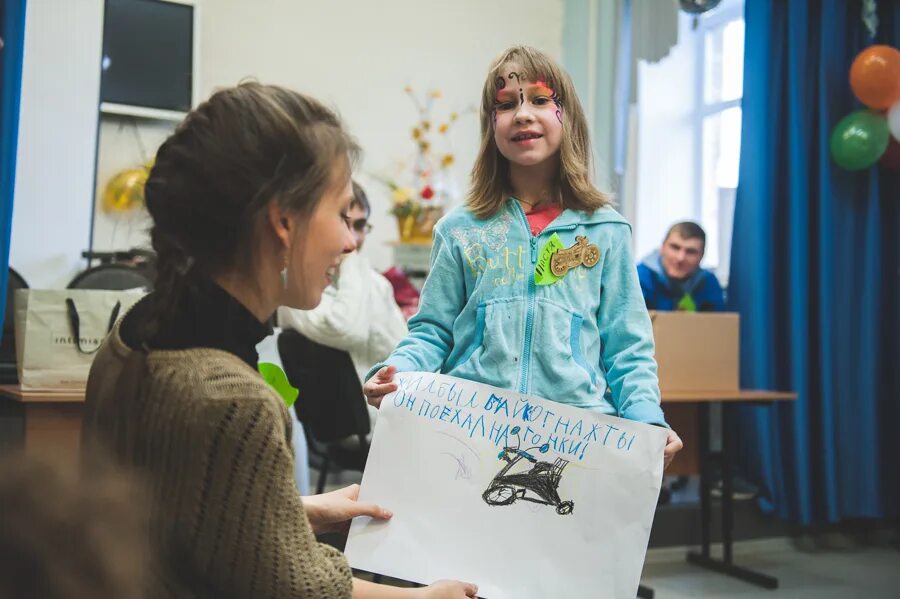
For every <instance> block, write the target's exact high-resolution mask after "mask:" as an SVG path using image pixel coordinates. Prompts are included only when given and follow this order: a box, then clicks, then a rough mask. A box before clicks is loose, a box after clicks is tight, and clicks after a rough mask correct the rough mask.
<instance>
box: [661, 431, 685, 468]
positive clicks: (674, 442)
mask: <svg viewBox="0 0 900 599" xmlns="http://www.w3.org/2000/svg"><path fill="white" fill-rule="evenodd" d="M682 447H684V443H682V442H681V437H679V436H678V433H676V432H675V431H673V430H672V429H669V435H668V436H667V437H666V449H665V451H663V469H666V468H668V467H669V464H671V463H672V459H673V458H674V457H675V454H676V453H678V452H679V451H681V448H682Z"/></svg>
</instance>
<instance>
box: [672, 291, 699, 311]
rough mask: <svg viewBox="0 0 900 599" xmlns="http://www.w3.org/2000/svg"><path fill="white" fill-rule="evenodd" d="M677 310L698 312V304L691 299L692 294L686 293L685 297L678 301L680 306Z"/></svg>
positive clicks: (676, 307)
mask: <svg viewBox="0 0 900 599" xmlns="http://www.w3.org/2000/svg"><path fill="white" fill-rule="evenodd" d="M675 309H676V310H679V311H681V312H696V311H697V303H696V302H695V301H694V298H693V297H691V294H690V293H685V294H684V297H682V298H681V299H680V300H679V301H678V305H677V306H675Z"/></svg>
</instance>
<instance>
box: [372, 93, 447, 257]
mask: <svg viewBox="0 0 900 599" xmlns="http://www.w3.org/2000/svg"><path fill="white" fill-rule="evenodd" d="M404 91H405V92H406V94H407V95H408V96H409V97H410V99H411V100H412V102H413V104H414V105H415V107H416V110H417V112H418V117H419V118H418V121H417V122H416V124H415V126H414V127H413V128H412V131H411V132H410V137H411V138H412V141H413V142H414V144H415V152H414V153H413V155H412V159H411V160H407V161H400V162H399V163H398V167H399V168H398V169H397V170H398V171H399V173H398V175H397V176H396V177H391V178H385V177H376V178H377V179H378V180H380V181H381V182H382V183H384V184H385V185H386V186H387V187H388V189H389V190H390V192H391V210H390V212H391V214H393V215H394V216H395V217H396V219H397V228H398V232H399V235H400V241H401V242H402V243H423V242H429V241H431V232H432V229H433V228H434V225H435V223H436V222H437V221H438V219H439V218H440V217H441V216H442V215H443V214H444V209H445V208H446V207H447V205H448V204H449V203H450V202H451V201H453V200H454V199H456V198H455V196H456V195H457V191H456V189H457V188H456V185H455V181H454V180H453V175H452V169H451V167H452V166H453V163H454V162H455V161H456V157H455V155H454V154H453V150H452V148H451V146H450V137H449V135H448V132H449V131H450V129H451V128H452V127H453V124H454V123H456V122H457V121H458V120H459V118H460V114H459V113H457V112H451V113H450V114H449V115H447V117H446V118H444V119H442V120H433V119H432V109H433V106H434V101H435V100H438V99H439V98H441V96H442V94H441V92H440V91H439V90H431V91H429V92H428V94H427V95H426V97H425V99H424V101H423V100H422V99H420V98H419V96H417V95H416V93H415V92H414V91H413V88H412V87H411V86H406V88H405V89H404ZM438 146H440V150H438Z"/></svg>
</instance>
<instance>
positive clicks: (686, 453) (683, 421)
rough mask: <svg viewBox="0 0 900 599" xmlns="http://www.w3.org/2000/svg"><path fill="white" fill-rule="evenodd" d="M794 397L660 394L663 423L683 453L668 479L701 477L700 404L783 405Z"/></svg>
mask: <svg viewBox="0 0 900 599" xmlns="http://www.w3.org/2000/svg"><path fill="white" fill-rule="evenodd" d="M794 397H796V395H795V394H792V393H783V392H780V391H754V390H749V389H747V390H736V391H663V392H662V401H663V404H664V405H663V410H664V411H665V413H666V422H668V423H669V426H671V427H672V430H674V431H675V432H677V433H678V435H679V436H680V437H681V439H682V440H683V441H684V449H682V450H681V451H680V452H678V455H676V456H675V459H674V460H672V463H671V464H669V468H668V469H667V470H666V474H667V475H673V476H695V475H698V474H700V450H699V447H700V444H699V442H698V439H699V429H698V423H699V417H698V416H699V413H698V406H699V404H701V403H703V402H715V403H721V402H735V401H737V402H753V401H782V400H791V399H794Z"/></svg>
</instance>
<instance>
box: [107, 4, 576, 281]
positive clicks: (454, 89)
mask: <svg viewBox="0 0 900 599" xmlns="http://www.w3.org/2000/svg"><path fill="white" fill-rule="evenodd" d="M198 4H199V5H200V19H201V24H200V30H201V34H200V72H199V73H198V74H197V75H198V76H199V84H200V86H199V89H200V97H201V98H205V97H206V96H208V95H209V94H210V93H211V92H212V91H213V90H214V89H216V88H218V87H223V86H230V85H234V84H236V83H238V82H239V81H240V80H242V79H244V78H247V77H253V78H255V79H257V80H259V81H261V82H263V83H277V84H281V85H285V86H287V87H290V88H293V89H296V90H298V91H302V92H307V93H309V94H311V95H314V96H316V97H318V98H319V99H321V100H322V101H324V102H326V103H327V104H329V105H330V106H332V107H333V108H336V109H337V110H338V111H339V112H340V113H341V115H342V117H343V118H344V121H345V123H346V125H347V126H348V128H349V130H350V131H351V132H352V133H353V135H354V136H355V137H356V138H357V140H358V141H359V143H360V144H361V145H362V147H363V150H364V151H365V157H364V161H363V163H362V165H361V169H360V173H359V174H360V179H361V181H362V183H363V184H364V186H365V187H366V188H367V191H368V192H369V196H370V199H371V200H372V202H373V214H372V220H373V222H374V224H375V229H374V231H373V232H372V234H371V236H370V238H369V241H368V242H367V245H366V249H365V251H366V253H368V254H369V256H370V258H371V259H372V261H373V263H374V264H375V265H376V266H377V267H379V268H385V267H387V266H388V265H389V264H390V263H391V253H390V248H389V247H388V246H387V245H386V242H387V241H389V240H394V239H396V238H397V233H396V226H395V224H394V221H393V217H391V216H390V215H389V214H387V210H388V194H387V193H386V191H385V190H384V188H383V187H382V186H380V185H379V184H378V183H376V182H375V181H373V180H372V178H371V177H370V176H368V175H371V174H373V173H374V174H388V173H390V172H391V171H392V167H393V165H394V164H395V162H396V161H397V160H399V159H403V158H406V157H407V156H409V155H410V154H411V153H412V152H413V150H414V146H413V144H412V141H411V140H410V136H409V132H410V129H411V128H412V126H413V125H414V124H415V121H416V118H417V114H416V112H415V110H414V108H413V106H412V104H411V103H410V101H409V99H408V98H407V96H406V94H405V93H404V91H403V88H404V86H405V85H407V84H409V85H412V86H413V87H414V88H415V89H417V90H419V91H420V92H425V91H427V90H428V89H432V88H438V89H440V90H441V91H442V92H443V95H444V96H443V98H441V99H440V100H438V101H437V103H436V104H435V113H434V116H436V117H440V116H441V115H447V114H449V113H450V112H451V111H460V110H461V109H464V108H466V107H467V106H472V105H476V104H477V103H478V100H479V97H480V93H481V85H482V82H483V80H484V76H485V73H486V70H487V67H488V64H489V63H490V61H491V59H492V58H493V57H494V56H495V55H497V54H498V53H499V52H500V51H502V50H503V49H504V48H506V47H507V46H510V45H513V44H529V45H533V46H536V47H538V48H541V49H543V50H545V51H547V52H549V53H550V54H552V55H553V56H555V57H556V58H559V56H560V52H561V43H562V41H561V38H562V13H563V5H562V0H492V1H490V2H484V1H480V0H455V1H454V2H421V1H416V0H384V1H379V2H371V1H367V0H357V1H353V0H333V1H330V2H298V1H297V0H256V1H254V2H249V1H248V0H202V2H198ZM105 122H106V121H105V120H104V123H105ZM142 130H143V127H142ZM113 131H114V129H113V128H107V127H106V125H105V124H104V128H103V131H102V132H101V134H102V137H101V156H100V166H99V172H100V173H101V176H106V177H108V176H109V175H108V174H107V173H109V174H112V173H114V172H115V171H116V170H117V168H116V167H117V166H118V164H119V163H120V162H119V161H121V160H122V159H123V158H124V156H125V154H128V155H134V143H133V141H131V140H129V139H128V137H127V136H120V139H119V141H110V137H111V135H112V133H113ZM158 133H159V129H158V127H157V129H155V130H148V131H146V132H145V134H144V140H145V141H147V142H149V141H151V140H153V139H154V137H155V136H157V134H158ZM451 133H452V135H451V142H452V146H453V150H454V152H455V154H456V156H457V163H456V167H455V173H456V178H457V180H458V184H459V188H460V191H463V192H464V190H465V188H466V185H467V182H468V173H469V169H470V168H471V164H472V161H473V159H474V156H475V152H476V150H477V147H478V141H479V140H478V135H479V133H478V122H477V117H476V115H474V114H470V115H468V116H465V117H463V118H462V119H461V120H460V121H459V122H458V123H457V126H456V127H455V128H454V129H453V130H452V132H451ZM153 149H154V150H155V146H154V148H153ZM114 162H115V163H116V164H115V165H113V163H114ZM124 166H128V165H127V164H123V165H122V167H124ZM119 168H121V167H119ZM104 182H105V179H103V180H99V181H98V187H99V188H101V189H102V184H103V183H104ZM103 219H105V221H106V222H103V223H101V224H99V225H98V226H97V234H96V235H95V241H96V242H97V243H96V245H97V246H98V247H99V246H100V244H101V239H100V237H101V235H102V236H103V238H104V240H108V239H109V238H110V237H111V235H112V229H111V226H110V220H109V218H108V217H98V220H103ZM121 226H122V224H121V223H120V230H119V231H118V232H117V234H116V235H117V238H119V237H121V236H122V233H121ZM125 226H126V227H127V225H125ZM135 230H137V229H136V228H135V227H134V226H133V227H132V232H133V231H135ZM131 241H136V239H134V238H130V239H129V242H131ZM116 245H119V243H118V242H117V243H116Z"/></svg>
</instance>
